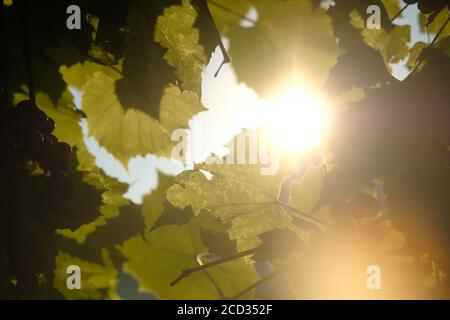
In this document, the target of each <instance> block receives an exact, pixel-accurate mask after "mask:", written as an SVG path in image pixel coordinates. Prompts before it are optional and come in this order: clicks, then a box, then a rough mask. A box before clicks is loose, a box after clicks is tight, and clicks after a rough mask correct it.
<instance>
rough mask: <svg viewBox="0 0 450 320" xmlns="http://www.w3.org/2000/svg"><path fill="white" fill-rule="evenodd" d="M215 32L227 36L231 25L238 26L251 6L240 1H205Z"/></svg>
mask: <svg viewBox="0 0 450 320" xmlns="http://www.w3.org/2000/svg"><path fill="white" fill-rule="evenodd" d="M207 2H208V7H209V10H210V11H211V15H212V16H213V19H214V23H215V24H216V27H217V30H219V32H220V33H221V34H222V35H223V36H227V34H228V31H229V29H230V28H231V27H232V26H233V25H238V24H239V23H240V22H241V21H242V20H243V17H245V15H246V14H247V12H248V11H249V10H250V8H251V4H250V3H249V2H247V1H241V0H214V1H207Z"/></svg>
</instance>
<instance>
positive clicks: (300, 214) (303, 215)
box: [277, 200, 333, 229]
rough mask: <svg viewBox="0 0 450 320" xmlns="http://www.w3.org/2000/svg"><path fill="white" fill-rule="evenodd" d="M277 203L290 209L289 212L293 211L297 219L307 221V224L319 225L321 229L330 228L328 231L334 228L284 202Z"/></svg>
mask: <svg viewBox="0 0 450 320" xmlns="http://www.w3.org/2000/svg"><path fill="white" fill-rule="evenodd" d="M277 203H278V204H279V205H281V206H282V207H284V208H286V209H289V210H291V211H293V212H294V213H295V216H296V217H297V218H299V219H302V220H305V221H307V222H311V223H314V224H316V225H318V226H319V227H321V228H322V227H326V228H328V229H331V228H333V226H332V225H331V224H329V223H327V222H324V221H321V220H319V219H316V218H314V217H312V216H311V215H308V214H306V213H304V212H302V211H300V210H298V209H296V208H294V207H292V206H290V205H289V204H287V203H284V202H282V201H279V200H278V201H277Z"/></svg>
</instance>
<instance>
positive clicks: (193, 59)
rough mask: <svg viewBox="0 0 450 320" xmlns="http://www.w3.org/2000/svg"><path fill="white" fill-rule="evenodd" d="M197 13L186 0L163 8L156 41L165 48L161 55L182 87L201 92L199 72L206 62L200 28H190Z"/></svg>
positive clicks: (156, 31) (157, 27)
mask: <svg viewBox="0 0 450 320" xmlns="http://www.w3.org/2000/svg"><path fill="white" fill-rule="evenodd" d="M196 17H197V12H196V11H195V9H194V8H193V7H192V5H191V4H190V2H189V1H187V0H183V1H182V5H181V6H171V7H168V8H165V9H164V13H163V15H161V16H159V17H158V19H157V22H156V28H155V41H156V42H158V43H159V44H160V45H161V46H162V47H164V48H166V49H167V53H166V54H165V56H164V58H165V59H166V60H167V62H168V63H169V65H171V66H172V67H174V68H175V69H176V75H177V78H178V79H180V80H181V84H182V88H183V89H184V90H190V91H194V92H196V93H197V94H198V95H199V96H200V93H201V82H202V77H201V71H202V67H203V66H204V65H205V63H206V56H205V53H204V51H203V46H202V45H200V44H199V37H200V36H199V31H198V30H197V29H195V28H194V27H193V25H194V22H195V19H196Z"/></svg>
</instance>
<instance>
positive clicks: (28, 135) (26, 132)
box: [7, 100, 72, 173]
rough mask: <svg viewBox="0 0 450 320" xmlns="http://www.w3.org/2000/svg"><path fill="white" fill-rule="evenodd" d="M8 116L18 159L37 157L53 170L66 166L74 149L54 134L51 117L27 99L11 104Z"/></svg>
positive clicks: (12, 144) (10, 135)
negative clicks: (14, 105)
mask: <svg viewBox="0 0 450 320" xmlns="http://www.w3.org/2000/svg"><path fill="white" fill-rule="evenodd" d="M8 118H9V119H10V122H9V123H8V127H7V130H8V131H9V132H8V133H7V134H8V135H9V137H8V139H9V142H10V143H11V147H12V150H11V151H12V152H13V153H14V154H15V155H16V156H17V157H18V159H17V160H32V161H36V162H37V163H38V164H39V166H40V167H41V168H42V169H44V170H46V171H50V172H52V173H54V172H56V171H59V170H62V171H66V170H67V167H68V162H69V159H70V156H71V154H72V149H71V147H70V146H69V145H68V144H67V143H65V142H60V141H58V138H56V137H55V136H54V135H53V134H52V132H53V130H54V129H55V122H54V121H53V120H52V119H51V118H49V117H47V115H46V114H45V113H44V112H43V111H41V110H40V109H39V108H37V107H36V106H35V105H33V104H32V103H31V102H30V101H28V100H24V101H21V102H20V103H19V104H18V105H17V106H16V107H15V108H12V109H11V110H10V116H9V117H8Z"/></svg>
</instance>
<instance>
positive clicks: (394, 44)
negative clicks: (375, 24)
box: [362, 25, 411, 64]
mask: <svg viewBox="0 0 450 320" xmlns="http://www.w3.org/2000/svg"><path fill="white" fill-rule="evenodd" d="M410 33H411V26H409V25H405V26H396V27H394V28H393V29H392V31H391V32H386V31H385V30H384V29H372V30H370V29H367V28H365V29H364V30H363V31H362V36H363V38H364V41H365V42H366V43H367V44H368V45H369V46H371V47H372V48H374V49H377V50H378V51H380V53H381V54H382V56H383V58H384V61H385V63H386V64H389V63H396V62H399V61H400V60H402V59H404V58H406V57H407V56H408V53H409V46H408V44H409V41H410Z"/></svg>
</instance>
